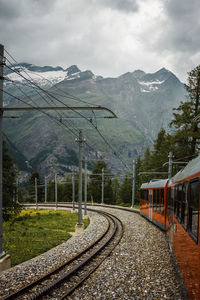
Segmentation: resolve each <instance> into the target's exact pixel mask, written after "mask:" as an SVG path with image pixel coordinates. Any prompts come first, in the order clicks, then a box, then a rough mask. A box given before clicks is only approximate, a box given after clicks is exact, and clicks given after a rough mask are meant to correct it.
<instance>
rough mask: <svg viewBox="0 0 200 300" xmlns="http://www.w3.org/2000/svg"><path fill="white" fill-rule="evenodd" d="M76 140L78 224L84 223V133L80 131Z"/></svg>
mask: <svg viewBox="0 0 200 300" xmlns="http://www.w3.org/2000/svg"><path fill="white" fill-rule="evenodd" d="M76 141H77V142H78V143H79V182H78V224H77V225H82V224H83V223H82V159H83V158H82V157H83V142H85V139H83V133H82V130H80V131H79V138H78V140H77V139H76Z"/></svg>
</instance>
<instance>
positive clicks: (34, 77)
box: [7, 68, 67, 86]
mask: <svg viewBox="0 0 200 300" xmlns="http://www.w3.org/2000/svg"><path fill="white" fill-rule="evenodd" d="M20 75H22V76H23V77H25V78H26V79H28V80H31V81H34V82H37V84H39V85H40V86H44V85H47V84H52V85H53V84H56V83H58V82H60V81H62V80H64V79H65V78H66V77H67V72H65V71H62V70H59V71H47V72H44V73H42V72H32V71H29V70H28V69H26V68H21V69H20V70H19V71H18V72H17V73H16V72H13V73H10V74H8V75H7V77H8V78H9V79H10V80H13V81H16V82H23V81H25V79H24V78H23V77H22V76H20ZM29 76H30V77H29Z"/></svg>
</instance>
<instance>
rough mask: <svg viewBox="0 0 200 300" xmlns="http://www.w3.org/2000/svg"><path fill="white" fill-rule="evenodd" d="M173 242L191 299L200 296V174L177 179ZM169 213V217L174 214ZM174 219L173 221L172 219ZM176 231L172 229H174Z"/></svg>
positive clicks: (174, 199) (174, 185)
mask: <svg viewBox="0 0 200 300" xmlns="http://www.w3.org/2000/svg"><path fill="white" fill-rule="evenodd" d="M170 189H171V190H172V191H173V192H172V193H171V194H172V199H169V202H170V201H171V200H172V201H173V226H171V230H169V231H168V233H169V235H172V234H173V237H172V240H171V245H172V249H173V252H174V254H175V256H176V260H177V263H178V266H179V270H180V271H181V275H182V278H183V281H184V284H185V287H186V290H187V293H188V296H189V298H190V299H200V243H199V242H200V232H199V225H200V220H199V219H200V218H199V214H200V209H199V208H200V178H199V176H197V175H195V176H193V177H192V176H190V177H189V178H185V179H184V180H182V181H180V182H178V183H175V184H173V185H172V186H171V188H170ZM171 215H172V214H170V213H168V218H169V217H170V218H171ZM169 223H171V221H170V222H169ZM171 231H173V233H172V232H171Z"/></svg>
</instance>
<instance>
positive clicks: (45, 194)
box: [44, 176, 47, 203]
mask: <svg viewBox="0 0 200 300" xmlns="http://www.w3.org/2000/svg"><path fill="white" fill-rule="evenodd" d="M44 184H45V188H44V198H45V199H44V202H45V203H47V177H46V176H45V178H44Z"/></svg>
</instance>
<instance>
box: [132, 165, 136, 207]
mask: <svg viewBox="0 0 200 300" xmlns="http://www.w3.org/2000/svg"><path fill="white" fill-rule="evenodd" d="M135 166H136V164H135V160H133V185H132V205H131V206H132V207H133V206H134V204H135Z"/></svg>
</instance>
